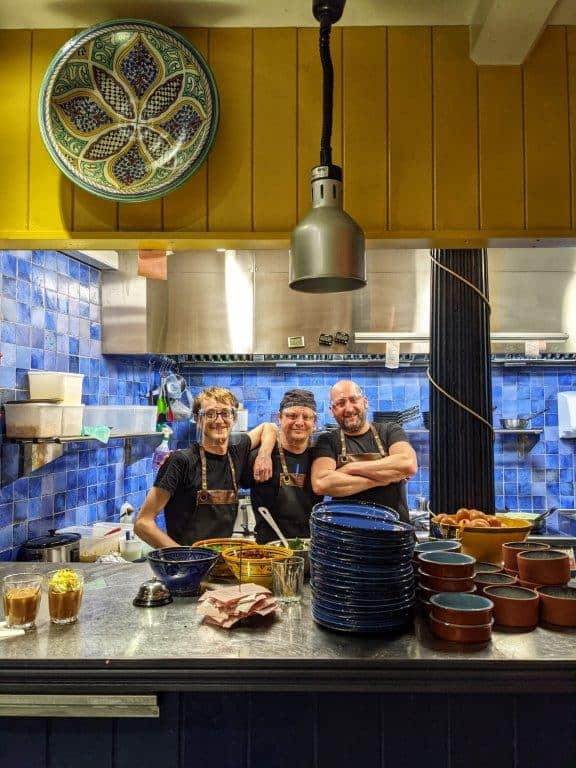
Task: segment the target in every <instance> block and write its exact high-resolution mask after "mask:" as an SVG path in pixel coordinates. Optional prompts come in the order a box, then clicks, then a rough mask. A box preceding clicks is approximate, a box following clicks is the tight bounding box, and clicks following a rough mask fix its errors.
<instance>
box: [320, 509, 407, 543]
mask: <svg viewBox="0 0 576 768" xmlns="http://www.w3.org/2000/svg"><path fill="white" fill-rule="evenodd" d="M310 519H311V521H312V524H313V525H318V526H320V527H322V526H323V525H324V526H328V527H337V528H344V529H345V530H350V531H360V532H368V531H369V532H371V533H382V534H386V535H390V534H396V535H397V536H402V537H403V536H407V535H412V534H413V533H414V528H413V526H411V525H410V524H409V523H403V522H401V521H399V520H398V521H396V520H390V519H389V518H385V517H377V516H375V515H368V514H356V513H353V512H340V513H337V512H332V511H325V512H318V513H317V514H315V515H314V514H313V516H311V518H310Z"/></svg>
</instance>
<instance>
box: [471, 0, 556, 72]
mask: <svg viewBox="0 0 576 768" xmlns="http://www.w3.org/2000/svg"><path fill="white" fill-rule="evenodd" d="M556 2H557V0H479V3H478V7H477V10H476V14H475V18H474V21H473V22H472V25H471V27H470V58H471V59H472V61H474V62H475V63H476V64H522V62H523V61H524V59H525V58H526V56H528V54H529V53H530V51H531V50H532V47H533V46H534V44H535V43H536V41H537V40H538V37H539V36H540V33H541V32H542V30H543V29H544V27H545V26H546V22H547V21H548V17H549V16H550V13H551V12H552V10H553V9H554V6H555V5H556Z"/></svg>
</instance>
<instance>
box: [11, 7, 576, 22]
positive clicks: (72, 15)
mask: <svg viewBox="0 0 576 768" xmlns="http://www.w3.org/2000/svg"><path fill="white" fill-rule="evenodd" d="M507 1H508V0H504V2H503V0H348V2H347V5H346V8H345V10H344V15H343V17H342V21H341V24H342V25H344V26H380V25H382V26H397V25H408V26H412V25H442V24H449V25H451V24H454V25H466V26H468V25H471V24H472V23H473V21H474V19H475V17H476V15H477V13H478V12H479V9H480V12H482V9H483V8H484V9H485V8H486V6H493V7H494V8H496V6H500V8H501V7H502V6H506V4H507ZM512 4H514V0H512ZM533 5H538V2H537V0H524V2H523V13H524V15H525V16H528V15H529V14H530V8H531V6H533ZM120 18H145V19H151V20H152V21H157V22H161V23H163V24H166V25H167V26H170V27H314V26H316V25H317V22H316V20H315V19H314V17H313V15H312V0H97V2H86V0H0V28H3V29H46V28H56V29H58V28H63V29H66V28H76V27H80V28H83V27H87V26H91V25H92V24H96V23H97V22H99V21H105V20H107V19H120ZM548 23H552V24H576V0H559V1H558V2H557V3H556V6H555V8H554V10H553V11H552V14H551V15H550V17H549V19H548Z"/></svg>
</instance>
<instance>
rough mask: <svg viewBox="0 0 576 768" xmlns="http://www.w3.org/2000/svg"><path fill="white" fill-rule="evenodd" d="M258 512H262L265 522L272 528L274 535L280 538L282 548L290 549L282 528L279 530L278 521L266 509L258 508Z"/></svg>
mask: <svg viewBox="0 0 576 768" xmlns="http://www.w3.org/2000/svg"><path fill="white" fill-rule="evenodd" d="M258 512H260V514H261V515H262V517H263V518H264V520H266V522H267V523H268V525H269V526H270V528H272V530H273V531H274V533H275V534H276V535H277V536H278V538H279V539H280V541H281V542H282V546H283V547H286V548H287V549H290V545H289V544H288V542H287V541H286V537H285V536H284V534H283V533H282V531H281V530H280V528H278V525H277V523H276V520H274V518H273V517H272V515H271V514H270V511H269V510H268V509H267V508H266V507H258Z"/></svg>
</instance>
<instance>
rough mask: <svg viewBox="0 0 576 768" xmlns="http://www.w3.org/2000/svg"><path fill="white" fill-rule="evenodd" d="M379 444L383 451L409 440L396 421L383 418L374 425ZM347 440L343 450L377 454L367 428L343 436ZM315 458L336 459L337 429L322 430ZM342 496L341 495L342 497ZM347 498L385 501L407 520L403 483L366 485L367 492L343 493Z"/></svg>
mask: <svg viewBox="0 0 576 768" xmlns="http://www.w3.org/2000/svg"><path fill="white" fill-rule="evenodd" d="M374 427H375V428H376V431H377V432H378V435H379V436H380V439H381V440H382V445H383V447H384V450H385V451H386V454H388V451H389V449H390V446H391V445H394V443H399V442H408V438H407V437H406V433H405V432H404V430H403V429H402V427H401V426H400V425H399V424H396V422H393V421H386V422H383V423H379V424H374ZM345 440H346V453H348V454H352V453H379V451H378V446H377V444H376V440H375V439H374V435H373V434H372V430H370V429H369V430H368V432H365V433H364V434H363V435H357V436H355V437H351V436H349V435H346V436H345ZM314 450H315V454H314V455H315V458H320V457H328V458H331V459H334V461H336V462H337V461H338V456H340V454H341V452H342V451H341V445H340V430H339V429H333V430H330V431H329V432H323V433H322V434H321V435H319V436H318V440H317V442H316V447H315V449H314ZM343 498H344V497H343ZM345 498H346V499H350V500H354V501H366V502H371V503H374V504H384V506H386V507H392V509H395V510H396V511H397V512H398V513H399V515H400V519H401V520H404V521H405V522H408V521H409V515H408V503H407V501H406V484H405V483H404V482H402V483H391V484H390V485H383V486H381V487H380V488H369V489H368V490H367V491H362V492H361V493H356V494H353V495H352V496H346V497H345Z"/></svg>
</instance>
